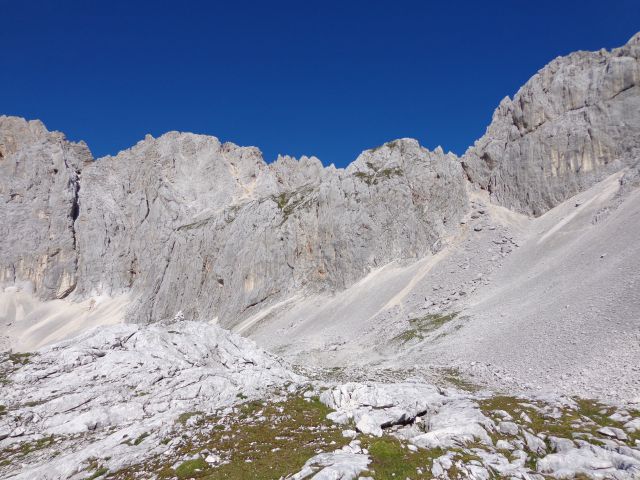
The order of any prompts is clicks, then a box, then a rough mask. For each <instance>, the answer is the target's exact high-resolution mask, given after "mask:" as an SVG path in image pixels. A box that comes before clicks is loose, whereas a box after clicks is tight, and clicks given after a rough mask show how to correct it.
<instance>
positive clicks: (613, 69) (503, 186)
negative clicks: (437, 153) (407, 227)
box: [462, 34, 640, 215]
mask: <svg viewBox="0 0 640 480" xmlns="http://www.w3.org/2000/svg"><path fill="white" fill-rule="evenodd" d="M639 154H640V34H637V35H635V36H634V37H633V38H632V39H631V40H630V41H629V42H628V43H627V44H626V45H625V46H623V47H621V48H616V49H614V50H612V51H611V52H609V51H606V50H600V51H597V52H583V51H581V52H575V53H572V54H570V55H568V56H566V57H558V58H556V59H555V60H553V61H552V62H551V63H550V64H549V65H547V66H546V67H544V68H543V69H542V70H540V71H539V72H538V73H537V74H536V75H534V76H533V77H532V78H531V79H530V80H529V81H528V82H527V83H526V84H525V85H524V86H523V87H522V88H521V89H520V90H519V91H518V93H517V94H516V95H515V96H514V98H513V100H511V99H509V98H505V99H504V100H503V101H502V102H501V103H500V106H499V107H498V109H497V110H496V111H495V113H494V115H493V121H492V122H491V125H489V127H488V128H487V132H486V134H485V135H484V136H483V137H482V138H480V139H479V140H478V141H477V142H476V143H475V145H474V146H473V147H472V148H470V149H469V150H468V151H467V153H466V154H465V155H464V157H463V158H462V162H463V165H464V168H465V171H466V172H467V175H468V176H469V179H470V180H471V181H472V182H474V183H476V184H478V185H480V187H481V188H483V189H486V190H488V191H489V192H490V193H491V197H492V199H493V200H494V201H495V202H497V203H499V204H501V205H503V206H506V207H508V208H511V209H515V210H518V211H520V212H524V213H527V214H534V215H540V214H542V213H544V212H546V211H547V210H549V209H550V208H552V207H554V206H556V205H558V204H559V203H561V202H562V201H563V200H566V199H567V198H569V197H571V196H573V195H575V194H576V193H578V192H580V191H582V190H584V189H585V188H588V187H590V186H591V185H593V184H594V183H595V182H597V181H599V180H602V179H603V178H604V177H605V176H607V175H608V174H610V173H613V172H615V171H617V170H620V169H621V168H623V167H625V166H629V165H632V164H634V163H635V162H636V161H637V159H638V155H639Z"/></svg>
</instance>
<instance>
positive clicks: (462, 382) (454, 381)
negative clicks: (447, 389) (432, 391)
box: [442, 368, 480, 392]
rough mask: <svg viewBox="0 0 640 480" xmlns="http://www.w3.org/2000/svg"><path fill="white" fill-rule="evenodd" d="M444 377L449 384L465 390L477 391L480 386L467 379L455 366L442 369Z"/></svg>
mask: <svg viewBox="0 0 640 480" xmlns="http://www.w3.org/2000/svg"><path fill="white" fill-rule="evenodd" d="M442 379H443V380H444V381H445V382H447V383H448V384H449V385H453V386H454V387H456V388H458V389H460V390H464V391H465V392H477V391H478V390H480V387H479V386H478V385H476V384H475V383H473V382H470V381H469V380H467V379H465V378H464V377H463V376H462V375H461V374H460V372H459V371H458V370H457V369H455V368H445V369H443V370H442Z"/></svg>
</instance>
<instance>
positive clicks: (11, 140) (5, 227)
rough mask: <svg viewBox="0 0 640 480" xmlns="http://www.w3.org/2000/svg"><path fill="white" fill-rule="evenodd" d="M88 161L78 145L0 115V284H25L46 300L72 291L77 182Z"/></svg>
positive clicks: (36, 123)
mask: <svg viewBox="0 0 640 480" xmlns="http://www.w3.org/2000/svg"><path fill="white" fill-rule="evenodd" d="M91 160H92V157H91V152H90V151H89V149H88V148H87V146H86V145H85V144H84V143H83V142H80V143H72V142H68V141H67V140H66V139H65V137H64V135H63V134H61V133H59V132H48V131H47V130H46V128H45V127H44V125H43V124H42V123H41V122H39V121H37V120H35V121H31V122H27V121H26V120H23V119H21V118H15V117H6V116H0V252H1V256H0V283H16V282H21V281H29V282H31V284H32V286H33V287H34V288H35V289H36V290H37V292H38V294H39V295H40V296H41V297H42V298H46V299H53V298H63V297H65V296H67V295H68V294H69V293H71V292H72V291H73V289H74V288H75V285H76V280H77V278H76V264H77V251H78V250H77V245H76V243H77V235H76V230H75V226H74V223H75V219H76V217H77V216H78V212H79V206H78V193H79V189H80V182H79V178H80V171H81V169H82V167H83V165H85V164H86V163H88V162H90V161H91Z"/></svg>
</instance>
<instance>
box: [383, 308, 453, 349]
mask: <svg viewBox="0 0 640 480" xmlns="http://www.w3.org/2000/svg"><path fill="white" fill-rule="evenodd" d="M457 316H458V312H452V313H446V314H441V313H430V314H428V315H425V316H423V317H417V318H411V319H410V320H409V329H408V330H405V331H404V332H402V333H401V334H399V335H396V336H395V337H393V339H392V341H395V342H400V343H408V342H410V341H411V340H414V339H419V340H422V339H424V337H425V336H426V335H427V334H428V333H431V332H433V331H435V330H438V329H439V328H440V327H442V326H443V325H445V324H447V323H449V322H450V321H452V320H454V319H455V318H456V317H457Z"/></svg>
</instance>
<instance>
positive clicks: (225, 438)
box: [109, 396, 349, 480]
mask: <svg viewBox="0 0 640 480" xmlns="http://www.w3.org/2000/svg"><path fill="white" fill-rule="evenodd" d="M330 411H331V410H330V409H329V408H327V407H326V406H325V405H324V404H322V403H321V402H320V401H319V400H318V399H317V398H311V399H305V398H303V397H301V396H292V397H289V398H287V399H286V400H284V401H280V402H274V403H263V402H259V401H252V402H247V403H245V404H243V405H241V406H240V407H239V408H238V409H237V412H236V413H235V414H232V415H227V416H223V417H218V416H215V415H202V417H201V418H198V421H197V422H195V425H194V426H193V428H191V427H190V431H191V432H194V433H193V435H190V436H186V435H185V436H182V434H181V431H182V430H183V427H182V425H183V423H181V422H177V423H176V426H175V437H174V438H176V439H178V440H179V443H178V444H177V445H176V447H175V450H174V451H175V456H171V457H167V456H164V455H158V456H157V457H154V458H153V459H150V460H149V461H147V462H145V463H142V464H139V465H134V466H132V467H128V468H127V469H124V470H121V471H119V472H115V473H111V474H110V476H109V478H115V479H129V478H137V477H138V476H139V474H141V473H143V472H144V473H146V474H149V473H154V474H155V475H157V478H171V477H176V476H178V477H179V478H203V479H208V480H218V479H228V480H240V479H247V478H256V479H279V478H280V477H285V476H286V475H289V474H291V473H293V472H297V471H299V470H300V469H301V468H302V466H303V465H304V464H305V462H306V461H307V460H308V459H309V458H311V457H313V456H314V455H315V454H316V452H317V451H325V452H327V451H333V450H335V449H337V448H340V447H341V446H343V445H346V444H347V443H349V439H345V438H343V437H342V429H343V427H340V426H339V425H335V424H334V423H333V422H331V421H329V420H327V418H326V416H327V414H328V413H329V412H330ZM185 421H186V420H185ZM204 450H206V451H211V452H216V454H217V455H219V456H220V457H222V458H223V459H224V460H226V461H228V463H223V464H221V465H217V466H216V467H215V468H211V467H209V466H208V465H207V464H206V462H204V460H202V459H194V460H188V461H187V462H183V463H182V464H181V465H180V466H179V467H178V468H177V469H176V470H173V469H172V468H171V466H172V465H173V464H174V463H175V462H176V460H179V459H184V458H185V457H186V458H189V457H193V456H194V455H196V454H200V453H201V452H203V451H204ZM185 464H186V465H185ZM196 470H197V471H196Z"/></svg>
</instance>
